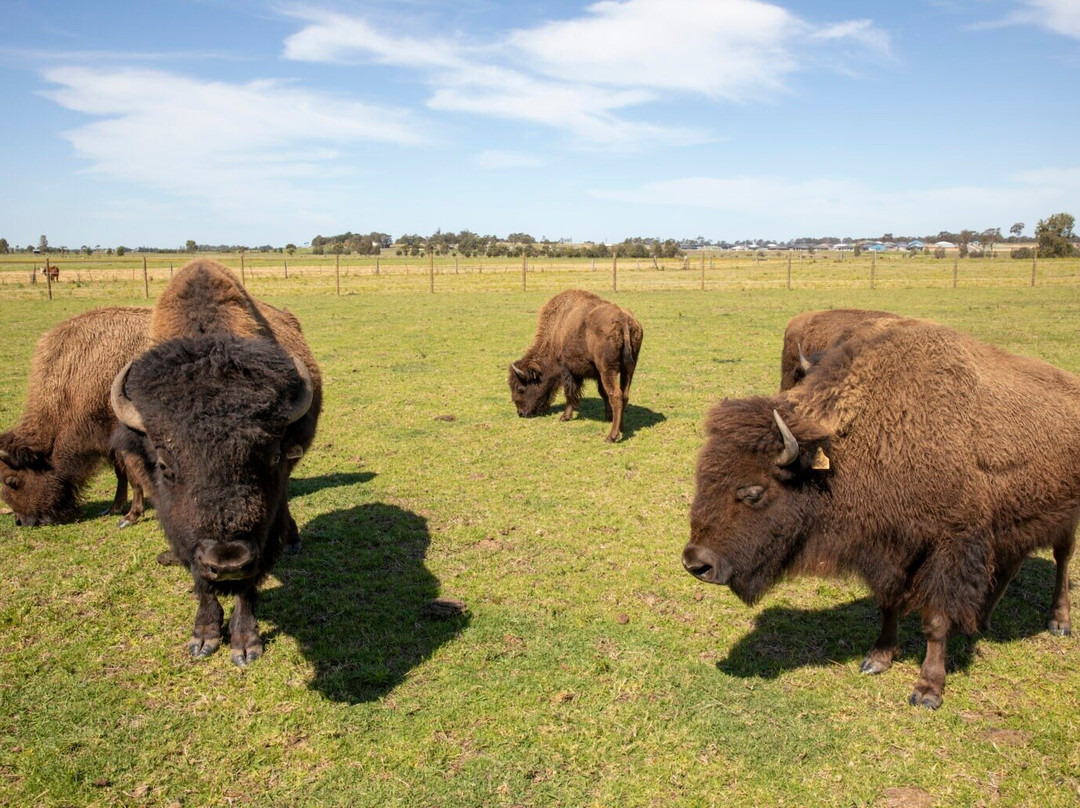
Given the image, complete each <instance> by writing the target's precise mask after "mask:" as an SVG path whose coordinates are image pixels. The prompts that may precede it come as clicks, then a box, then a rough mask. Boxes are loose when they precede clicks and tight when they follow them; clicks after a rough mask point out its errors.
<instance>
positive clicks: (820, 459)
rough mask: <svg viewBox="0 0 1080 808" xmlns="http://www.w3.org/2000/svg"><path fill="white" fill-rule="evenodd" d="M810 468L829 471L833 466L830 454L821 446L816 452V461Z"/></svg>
mask: <svg viewBox="0 0 1080 808" xmlns="http://www.w3.org/2000/svg"><path fill="white" fill-rule="evenodd" d="M810 468H812V469H813V470H814V471H828V470H829V469H830V468H832V466H831V464H830V463H829V456H828V455H827V454H825V451H824V450H823V449H822V448H821V447H820V446H819V447H817V451H816V452H814V461H813V462H812V463H811V464H810Z"/></svg>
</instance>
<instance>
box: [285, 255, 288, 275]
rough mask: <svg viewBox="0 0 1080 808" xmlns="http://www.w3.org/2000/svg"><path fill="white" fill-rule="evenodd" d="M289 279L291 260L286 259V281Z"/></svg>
mask: <svg viewBox="0 0 1080 808" xmlns="http://www.w3.org/2000/svg"><path fill="white" fill-rule="evenodd" d="M288 279H289V259H288V258H286V259H285V280H288Z"/></svg>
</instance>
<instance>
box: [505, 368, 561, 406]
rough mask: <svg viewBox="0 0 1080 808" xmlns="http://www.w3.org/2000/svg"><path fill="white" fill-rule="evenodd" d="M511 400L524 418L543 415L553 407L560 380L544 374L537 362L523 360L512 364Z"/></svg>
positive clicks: (510, 377)
mask: <svg viewBox="0 0 1080 808" xmlns="http://www.w3.org/2000/svg"><path fill="white" fill-rule="evenodd" d="M509 381H510V398H511V399H512V400H513V402H514V406H515V407H516V408H517V412H518V415H519V416H521V417H522V418H535V417H536V416H537V415H543V414H544V413H545V412H547V410H548V408H549V407H550V406H551V399H552V398H554V396H555V388H556V387H558V384H559V378H558V376H555V375H548V374H544V373H543V372H542V370H541V368H540V364H539V363H538V362H536V361H535V360H530V361H525V360H523V359H521V360H518V361H517V362H512V363H511V364H510V376H509Z"/></svg>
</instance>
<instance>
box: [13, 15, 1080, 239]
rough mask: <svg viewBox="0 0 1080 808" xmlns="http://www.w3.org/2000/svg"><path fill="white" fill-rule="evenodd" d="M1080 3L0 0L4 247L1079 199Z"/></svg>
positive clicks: (697, 229) (989, 210) (785, 225)
mask: <svg viewBox="0 0 1080 808" xmlns="http://www.w3.org/2000/svg"><path fill="white" fill-rule="evenodd" d="M1078 87H1080V0H905V2H895V1H894V2H872V1H871V2H853V1H852V0H828V1H822V2H810V0H806V1H805V2H799V1H798V0H777V1H776V2H761V1H760V0H602V2H593V3H585V2H566V1H565V0H564V1H563V2H515V3H502V2H493V1H492V0H453V2H450V0H445V1H444V0H395V1H394V2H381V1H378V2H361V1H360V0H356V1H355V2H352V1H350V0H340V1H339V0H301V1H300V2H290V1H289V0H283V1H282V2H276V1H275V2H267V1H265V0H189V1H188V2H157V1H156V0H140V2H124V1H122V0H94V2H89V1H88V0H76V1H70V0H0V108H2V109H3V110H4V113H3V114H2V115H0V144H2V146H3V148H0V178H2V180H0V183H2V187H3V193H0V237H4V238H6V239H7V240H8V241H9V242H10V243H11V244H17V245H23V244H28V243H35V244H36V243H37V241H38V238H39V236H41V235H43V234H44V235H46V236H47V237H48V240H49V243H50V244H51V245H53V246H60V245H66V246H68V247H79V246H82V245H84V244H86V245H91V246H93V245H101V246H103V247H105V246H117V245H120V244H123V245H125V246H128V247H136V246H157V247H174V246H182V245H183V244H184V242H185V241H186V240H187V239H194V240H196V241H197V242H199V243H209V244H219V243H228V244H244V245H248V246H257V245H261V244H271V245H275V246H280V245H284V244H286V243H288V242H293V243H296V244H298V245H299V244H303V243H304V242H307V241H309V240H310V239H311V238H312V237H313V236H315V235H333V234H336V233H342V232H345V231H347V230H351V231H354V232H368V231H372V230H377V231H381V232H385V233H389V234H391V235H392V236H395V237H397V236H399V235H401V234H403V233H419V234H422V235H427V234H430V233H433V232H434V231H435V230H436V229H442V230H444V231H445V230H449V231H459V230H464V229H468V230H472V231H474V232H477V233H481V234H494V235H498V236H505V235H507V234H509V233H512V232H527V233H531V234H532V235H533V236H535V237H537V238H541V237H546V238H550V239H559V238H573V239H575V240H578V241H583V240H595V241H601V240H603V241H606V242H608V243H612V242H616V241H621V240H622V239H623V238H626V237H629V236H659V237H663V238H667V237H672V238H683V237H694V236H704V237H706V238H708V239H715V240H730V241H734V240H736V239H744V238H763V239H776V240H786V239H789V238H795V237H800V236H825V235H837V236H844V235H851V236H876V235H882V234H884V233H889V232H891V233H894V234H896V235H925V234H931V233H937V232H938V231H939V230H942V229H944V230H954V231H955V230H960V229H963V228H970V229H973V230H979V231H981V230H984V229H986V228H990V227H999V228H1001V229H1002V231H1003V232H1004V233H1006V234H1007V233H1008V230H1009V228H1010V227H1011V226H1012V225H1013V224H1014V223H1016V222H1024V223H1025V224H1026V225H1027V227H1026V229H1025V233H1026V234H1030V233H1031V232H1032V231H1033V229H1034V226H1035V223H1036V222H1037V221H1038V219H1040V218H1045V217H1047V216H1049V215H1051V214H1053V213H1057V212H1061V211H1065V212H1069V213H1073V214H1074V215H1080V153H1078V142H1080V140H1078V137H1077V135H1078V133H1080V92H1078Z"/></svg>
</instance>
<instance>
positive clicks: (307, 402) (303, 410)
mask: <svg viewBox="0 0 1080 808" xmlns="http://www.w3.org/2000/svg"><path fill="white" fill-rule="evenodd" d="M292 360H293V364H295V365H296V372H297V373H298V374H300V381H301V382H303V388H302V389H301V390H300V392H299V394H297V396H296V400H295V401H293V405H292V410H290V412H289V421H288V423H290V424H291V423H294V422H296V421H299V420H300V419H301V418H303V417H304V416H305V415H307V411H308V410H309V409H311V402H312V400H314V398H315V384H314V382H312V381H311V373H310V371H308V369H307V365H305V364H304V363H303V362H301V361H300V360H299V359H297V358H296V357H295V356H294V357H293V358H292Z"/></svg>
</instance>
